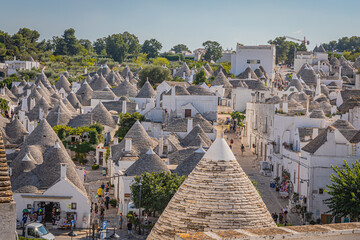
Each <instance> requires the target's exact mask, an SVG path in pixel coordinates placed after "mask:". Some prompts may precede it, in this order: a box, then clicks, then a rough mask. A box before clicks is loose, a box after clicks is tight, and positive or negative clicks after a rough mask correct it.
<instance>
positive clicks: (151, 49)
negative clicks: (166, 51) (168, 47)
mask: <svg viewBox="0 0 360 240" xmlns="http://www.w3.org/2000/svg"><path fill="white" fill-rule="evenodd" d="M161 48H162V44H161V43H160V42H159V41H158V40H156V39H155V38H152V39H150V40H145V42H144V44H143V45H142V47H141V52H142V53H146V54H147V55H148V57H149V58H155V57H157V56H159V52H160V50H161Z"/></svg>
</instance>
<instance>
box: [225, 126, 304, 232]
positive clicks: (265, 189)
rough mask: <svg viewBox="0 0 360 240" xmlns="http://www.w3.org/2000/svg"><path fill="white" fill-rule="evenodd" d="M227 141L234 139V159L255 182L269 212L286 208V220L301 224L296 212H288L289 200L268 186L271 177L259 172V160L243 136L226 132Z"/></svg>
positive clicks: (278, 211)
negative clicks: (242, 150)
mask: <svg viewBox="0 0 360 240" xmlns="http://www.w3.org/2000/svg"><path fill="white" fill-rule="evenodd" d="M226 138H227V142H228V143H229V142H230V140H231V139H233V140H234V144H233V146H232V150H233V153H234V154H235V157H236V159H237V160H238V162H239V164H240V166H241V167H242V169H243V170H244V171H245V173H246V174H247V175H248V176H249V177H250V178H251V179H253V180H255V181H256V182H257V188H258V189H259V192H260V195H261V197H262V199H263V201H264V203H265V204H266V206H267V208H268V210H269V212H270V213H274V212H276V213H278V214H279V213H280V211H281V209H284V208H285V209H287V210H288V212H289V213H288V216H287V221H288V223H290V224H293V225H301V224H302V221H301V219H300V217H299V215H297V214H293V213H291V212H290V209H289V208H288V204H289V200H288V199H282V198H280V197H279V194H278V192H276V191H275V189H274V188H270V182H271V181H272V178H271V177H265V176H263V175H261V174H260V162H259V160H257V159H256V156H255V155H253V154H252V153H250V150H249V146H248V145H247V141H246V138H245V137H242V140H240V139H236V138H235V134H234V133H227V134H226ZM241 141H243V143H244V146H245V152H244V155H243V156H242V155H241V147H240V146H241Z"/></svg>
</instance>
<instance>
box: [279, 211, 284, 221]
mask: <svg viewBox="0 0 360 240" xmlns="http://www.w3.org/2000/svg"><path fill="white" fill-rule="evenodd" d="M283 222H284V216H283V212H282V210H281V213H279V223H280V224H283Z"/></svg>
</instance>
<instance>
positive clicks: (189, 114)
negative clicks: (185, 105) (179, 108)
mask: <svg viewBox="0 0 360 240" xmlns="http://www.w3.org/2000/svg"><path fill="white" fill-rule="evenodd" d="M185 117H191V109H185Z"/></svg>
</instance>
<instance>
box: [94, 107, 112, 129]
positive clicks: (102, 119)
mask: <svg viewBox="0 0 360 240" xmlns="http://www.w3.org/2000/svg"><path fill="white" fill-rule="evenodd" d="M91 114H92V115H93V120H94V121H96V122H98V123H100V124H102V125H106V126H109V127H116V123H115V121H114V119H113V117H112V115H111V114H110V112H109V111H108V110H107V109H106V108H105V106H104V104H102V102H99V104H98V105H96V107H95V108H94V109H93V110H92V111H91Z"/></svg>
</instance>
